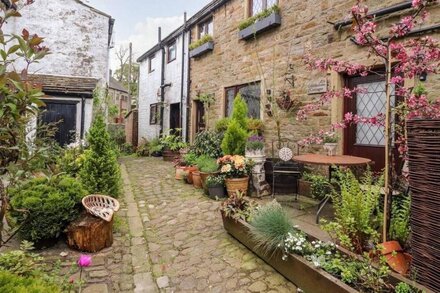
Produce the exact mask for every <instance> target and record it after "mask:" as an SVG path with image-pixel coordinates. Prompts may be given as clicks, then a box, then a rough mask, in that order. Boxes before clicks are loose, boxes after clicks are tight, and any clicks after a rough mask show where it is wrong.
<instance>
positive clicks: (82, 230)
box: [67, 213, 113, 253]
mask: <svg viewBox="0 0 440 293" xmlns="http://www.w3.org/2000/svg"><path fill="white" fill-rule="evenodd" d="M112 244H113V219H112V220H111V221H110V222H107V221H104V220H103V219H101V218H98V217H95V216H92V215H90V214H88V213H85V214H83V215H81V217H80V218H79V219H77V220H75V221H73V222H72V223H70V225H69V226H68V227H67V245H68V246H69V247H70V248H72V249H76V250H79V251H84V252H91V253H94V252H98V251H101V250H102V249H104V248H107V247H111V246H112Z"/></svg>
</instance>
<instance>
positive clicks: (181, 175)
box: [175, 166, 187, 180]
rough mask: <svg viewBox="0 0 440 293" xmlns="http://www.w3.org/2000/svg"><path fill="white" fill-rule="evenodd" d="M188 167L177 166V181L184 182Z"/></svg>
mask: <svg viewBox="0 0 440 293" xmlns="http://www.w3.org/2000/svg"><path fill="white" fill-rule="evenodd" d="M186 168H187V167H186V166H176V177H175V178H176V180H183V179H184V178H185V175H186Z"/></svg>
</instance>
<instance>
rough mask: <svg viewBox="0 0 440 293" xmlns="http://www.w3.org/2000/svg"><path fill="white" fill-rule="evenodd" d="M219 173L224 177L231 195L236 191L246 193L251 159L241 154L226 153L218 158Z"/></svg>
mask: <svg viewBox="0 0 440 293" xmlns="http://www.w3.org/2000/svg"><path fill="white" fill-rule="evenodd" d="M217 163H218V164H219V166H220V173H221V175H224V176H225V177H226V179H225V183H226V189H227V191H228V195H229V196H232V195H234V194H235V193H236V192H237V191H239V192H243V193H245V194H246V193H247V191H248V187H249V174H250V171H251V169H252V166H253V165H252V161H251V160H249V159H246V158H245V157H243V156H239V155H235V156H231V155H226V156H224V157H222V158H220V159H218V161H217Z"/></svg>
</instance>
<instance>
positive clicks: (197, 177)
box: [192, 171, 203, 189]
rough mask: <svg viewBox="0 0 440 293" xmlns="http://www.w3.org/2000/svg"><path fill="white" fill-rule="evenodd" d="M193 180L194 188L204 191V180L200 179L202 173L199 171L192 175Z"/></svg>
mask: <svg viewBox="0 0 440 293" xmlns="http://www.w3.org/2000/svg"><path fill="white" fill-rule="evenodd" d="M192 180H193V186H194V187H195V188H196V189H202V188H203V186H202V178H201V177H200V172H199V171H195V172H193V173H192Z"/></svg>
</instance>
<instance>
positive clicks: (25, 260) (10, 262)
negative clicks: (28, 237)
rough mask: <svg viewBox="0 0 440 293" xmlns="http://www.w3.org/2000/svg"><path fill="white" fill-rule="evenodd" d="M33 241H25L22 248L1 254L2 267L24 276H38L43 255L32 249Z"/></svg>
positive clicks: (0, 265) (0, 262)
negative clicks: (32, 251)
mask: <svg viewBox="0 0 440 293" xmlns="http://www.w3.org/2000/svg"><path fill="white" fill-rule="evenodd" d="M32 249H34V247H33V246H32V243H30V242H27V241H23V242H22V244H21V245H20V250H13V251H8V252H4V253H2V254H0V268H2V269H3V270H6V271H8V272H11V273H13V274H15V275H18V276H22V277H31V276H36V275H37V274H38V273H40V270H39V269H40V264H39V262H40V261H41V260H42V258H41V257H39V256H38V255H36V254H34V253H30V250H32Z"/></svg>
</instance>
